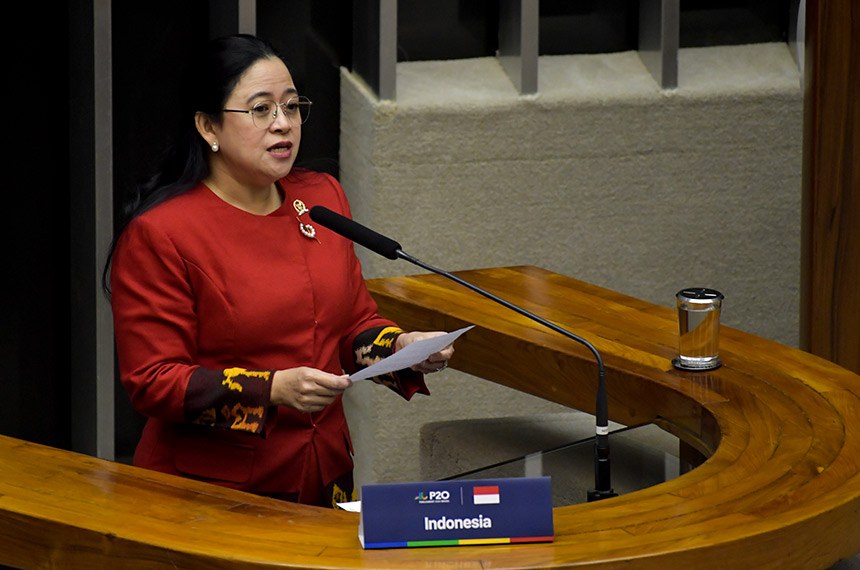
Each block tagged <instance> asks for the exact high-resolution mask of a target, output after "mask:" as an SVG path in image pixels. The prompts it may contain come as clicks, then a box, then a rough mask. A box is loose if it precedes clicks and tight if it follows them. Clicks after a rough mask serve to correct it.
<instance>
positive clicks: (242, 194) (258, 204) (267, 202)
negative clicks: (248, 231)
mask: <svg viewBox="0 0 860 570" xmlns="http://www.w3.org/2000/svg"><path fill="white" fill-rule="evenodd" d="M203 183H204V184H206V186H208V187H209V189H210V190H212V192H213V193H215V195H216V196H218V197H219V198H221V199H222V200H224V201H225V202H227V203H228V204H230V205H231V206H235V207H236V208H239V209H240V210H244V211H246V212H248V213H251V214H256V215H260V216H265V215H268V214H271V213H272V212H274V211H275V210H277V209H278V208H280V207H281V204H282V203H283V198H282V197H281V194H280V192H278V188H277V186H276V185H275V184H274V183H272V184H270V185H269V186H266V187H263V188H248V187H245V186H242V185H241V184H237V183H236V182H234V181H218V180H215V179H214V178H213V177H209V178H207V179H206V180H204V181H203Z"/></svg>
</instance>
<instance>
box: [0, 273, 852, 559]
mask: <svg viewBox="0 0 860 570" xmlns="http://www.w3.org/2000/svg"><path fill="white" fill-rule="evenodd" d="M457 275H458V276H459V277H461V278H463V279H465V280H467V281H469V282H470V283H473V284H475V285H477V286H479V287H482V288H484V289H486V290H488V291H491V292H492V293H494V294H496V295H498V296H499V297H502V298H503V299H506V300H508V301H510V302H512V303H514V304H516V305H519V306H521V307H523V308H525V309H527V310H529V311H531V312H533V313H536V314H538V315H540V316H541V317H543V318H546V319H547V320H550V321H552V322H554V323H557V324H558V325H559V326H561V327H564V328H566V329H568V330H570V331H572V332H574V333H576V334H578V335H580V336H582V337H584V338H586V339H587V340H588V341H590V342H591V343H592V344H594V345H595V347H596V348H597V349H598V350H599V351H600V353H601V356H602V357H603V359H604V362H605V365H606V371H607V387H608V392H609V414H610V417H611V419H612V420H614V421H617V422H620V423H624V424H639V423H649V422H652V423H655V424H657V425H659V426H660V427H662V428H663V429H665V430H667V431H669V432H671V433H672V434H674V435H676V436H678V437H679V438H680V439H681V440H682V441H683V442H684V443H685V445H686V446H688V448H689V449H690V450H692V451H693V453H694V454H695V455H698V456H699V457H700V459H701V464H700V465H699V466H698V467H696V468H695V469H693V470H692V471H690V472H688V473H686V474H684V475H681V476H680V477H678V478H676V479H672V480H670V481H667V482H665V483H662V484H659V485H656V486H654V487H649V488H647V489H643V490H641V491H636V492H633V493H630V494H627V495H621V496H619V497H615V498H611V499H606V500H602V501H597V502H593V503H583V504H578V505H571V506H566V507H558V508H556V509H555V510H554V525H555V533H556V536H555V541H554V542H552V543H542V544H529V545H493V546H458V547H449V548H445V547H440V548H413V549H395V550H374V551H365V550H363V549H362V548H361V546H360V545H359V542H358V538H357V529H358V515H357V514H355V513H348V512H343V511H334V510H328V509H321V508H315V507H306V506H301V505H295V504H291V503H284V502H281V501H277V500H274V499H267V498H263V497H257V496H254V495H250V494H247V493H242V492H238V491H232V490H229V489H223V488H221V487H217V486H214V485H208V484H206V483H200V482H195V481H191V480H187V479H182V478H178V477H173V476H168V475H163V474H160V473H155V472H151V471H146V470H143V469H138V468H135V467H131V466H128V465H123V464H119V463H114V462H110V461H104V460H99V459H95V458H92V457H89V456H85V455H79V454H75V453H71V452H66V451H62V450H57V449H53V448H49V447H45V446H41V445H37V444H33V443H28V442H24V441H20V440H16V439H12V438H8V437H0V564H8V565H12V566H16V567H23V568H64V569H67V568H93V567H98V568H112V567H122V568H162V567H167V568H184V569H188V568H200V569H204V568H205V569H213V568H225V569H226V568H230V569H236V568H256V569H259V568H319V569H322V568H327V569H330V568H364V569H383V568H400V569H431V568H432V569H443V568H450V569H457V570H464V569H468V570H481V569H487V568H492V569H506V568H508V569H514V568H517V569H522V568H574V567H582V566H588V567H590V568H625V569H628V568H637V569H639V568H654V569H661V570H663V569H666V568H684V567H695V568H705V569H707V568H714V569H717V568H719V569H723V568H729V567H730V568H755V569H762V568H780V569H782V568H787V567H791V568H821V569H823V568H827V567H829V566H830V565H832V564H833V563H835V562H836V561H837V560H839V559H841V558H846V557H849V556H851V555H853V554H855V553H857V552H860V427H858V425H857V424H858V421H860V376H858V375H857V374H854V373H852V372H849V371H847V370H845V369H843V368H840V367H838V366H836V365H834V364H832V363H830V362H827V361H825V360H822V359H820V358H818V357H815V356H813V355H811V354H808V353H805V352H802V351H799V350H796V349H792V348H789V347H786V346H783V345H780V344H777V343H775V342H771V341H768V340H765V339H763V338H759V337H757V336H754V335H751V334H747V333H744V332H741V331H739V330H736V329H732V328H729V327H726V326H723V327H722V330H721V336H720V357H721V359H722V361H723V366H722V367H721V368H719V369H717V370H714V371H710V372H696V373H694V372H684V371H679V370H676V369H674V368H673V367H672V364H671V360H672V358H673V357H674V356H675V355H676V352H677V348H676V347H677V321H676V316H675V312H674V310H673V309H672V308H669V307H662V306H657V305H653V304H651V303H647V302H644V301H641V300H638V299H635V298H631V297H629V296H626V295H622V294H619V293H616V292H613V291H610V290H607V289H603V288H600V287H596V286H593V285H589V284H587V283H583V282H580V281H577V280H575V279H572V278H570V277H566V276H563V275H559V274H555V273H551V272H549V271H545V270H543V269H539V268H536V267H501V268H491V269H480V270H472V271H464V272H458V273H457ZM368 283H369V286H370V288H371V292H372V293H373V295H374V297H375V298H376V299H377V301H378V303H379V305H380V310H381V312H382V313H383V314H386V315H389V316H391V317H393V318H394V319H396V320H397V321H398V322H399V324H401V325H402V326H403V327H404V328H407V329H416V330H417V329H421V330H454V329H456V328H459V327H461V326H464V325H467V324H475V325H476V327H475V329H473V330H471V331H470V332H469V333H468V334H467V335H465V336H464V337H462V338H461V339H460V340H458V341H457V351H456V353H455V355H454V358H453V359H452V360H451V363H450V364H451V366H452V367H453V368H457V369H460V370H462V371H465V372H468V373H470V374H473V375H476V376H479V377H482V378H486V379H489V380H491V381H494V382H497V383H499V384H503V385H505V386H509V387H511V388H514V389H517V390H521V391H524V392H527V393H529V394H533V395H535V396H538V397H541V398H544V399H547V400H551V401H553V402H557V403H559V404H563V405H565V406H569V407H571V408H576V409H579V410H584V411H587V412H592V413H593V410H594V402H595V396H594V394H595V388H596V382H597V373H596V364H595V362H594V359H593V356H592V355H591V353H590V352H589V351H588V350H587V349H586V348H585V347H583V346H581V345H579V344H578V343H575V342H573V341H571V340H569V339H567V338H565V337H563V336H561V335H559V334H557V333H554V332H553V331H550V330H548V329H545V328H544V327H542V326H540V325H538V324H536V323H534V322H532V321H531V320H529V319H527V318H525V317H523V316H521V315H519V314H517V313H515V312H513V311H510V310H509V309H506V308H504V307H501V306H500V305H498V304H496V303H494V302H492V301H490V300H489V299H485V298H483V297H481V296H480V295H477V294H476V293H474V292H472V291H469V290H468V289H466V288H464V287H462V286H461V285H458V284H456V283H453V282H451V281H450V280H447V279H445V278H444V277H441V276H437V275H421V276H410V277H396V278H386V279H374V280H370V281H369V282H368ZM416 445H417V443H416ZM610 445H611V442H610Z"/></svg>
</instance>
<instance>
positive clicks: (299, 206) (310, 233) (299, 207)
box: [293, 199, 320, 243]
mask: <svg viewBox="0 0 860 570" xmlns="http://www.w3.org/2000/svg"><path fill="white" fill-rule="evenodd" d="M293 208H295V209H296V213H297V214H298V215H297V216H296V220H298V221H299V231H300V232H302V235H303V236H305V237H306V238H309V239H315V240H317V243H319V241H320V240H318V239H317V230H316V228H315V227H313V226H312V225H310V224H306V223H304V222H303V221H302V218H301V216H304V215H305V214H307V213H308V212H309V211H310V210H308V209H307V207H306V206H305V203H304V202H302V201H301V200H299V199H295V200H293Z"/></svg>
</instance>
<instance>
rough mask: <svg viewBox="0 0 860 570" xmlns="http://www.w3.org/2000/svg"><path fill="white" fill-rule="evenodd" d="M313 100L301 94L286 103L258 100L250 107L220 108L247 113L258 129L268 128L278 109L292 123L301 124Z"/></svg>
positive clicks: (276, 115)
mask: <svg viewBox="0 0 860 570" xmlns="http://www.w3.org/2000/svg"><path fill="white" fill-rule="evenodd" d="M311 105H313V102H312V101H311V100H310V99H308V98H307V97H303V96H301V95H299V96H296V97H293V98H291V99H290V100H288V101H287V102H286V103H275V102H274V101H260V102H259V103H257V104H256V105H254V106H253V107H252V108H251V109H221V111H223V112H225V113H247V114H248V115H251V120H252V121H253V122H254V125H256V126H257V127H258V128H260V129H268V128H269V127H271V126H272V123H274V122H275V119H277V118H278V110H279V109H280V111H281V112H282V113H283V114H284V116H285V117H286V118H287V119H289V120H290V122H291V123H293V124H294V125H301V124H302V123H304V122H306V121H307V120H308V117H309V116H310V114H311Z"/></svg>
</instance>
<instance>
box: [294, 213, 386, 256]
mask: <svg viewBox="0 0 860 570" xmlns="http://www.w3.org/2000/svg"><path fill="white" fill-rule="evenodd" d="M310 216H311V219H312V220H313V221H315V222H317V223H318V224H320V225H321V226H323V227H326V228H328V229H330V230H331V231H333V232H335V233H336V234H339V235H341V236H343V237H345V238H346V239H348V240H350V241H354V242H355V243H357V244H359V245H362V246H364V247H366V248H367V249H369V250H371V251H373V252H375V253H378V254H379V255H381V256H383V257H387V258H388V259H397V258H398V257H399V255H398V253H399V252H400V249H401V248H400V244H399V243H397V242H396V241H394V240H393V239H391V238H387V237H385V236H384V235H382V234H379V233H376V232H375V231H373V230H371V229H370V228H368V227H365V226H363V225H361V224H359V223H358V222H356V221H355V220H352V219H350V218H347V217H346V216H343V215H341V214H338V213H337V212H333V211H331V210H329V209H328V208H326V207H325V206H314V207H312V208H311V209H310Z"/></svg>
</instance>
